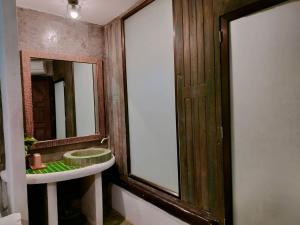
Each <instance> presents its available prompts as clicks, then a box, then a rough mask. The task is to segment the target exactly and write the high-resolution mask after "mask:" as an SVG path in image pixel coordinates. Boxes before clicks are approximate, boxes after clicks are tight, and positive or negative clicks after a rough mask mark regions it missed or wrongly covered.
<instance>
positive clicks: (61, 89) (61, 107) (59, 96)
mask: <svg viewBox="0 0 300 225" xmlns="http://www.w3.org/2000/svg"><path fill="white" fill-rule="evenodd" d="M54 96H55V125H56V126H55V127H56V139H62V138H66V110H65V82H64V81H59V82H56V83H54Z"/></svg>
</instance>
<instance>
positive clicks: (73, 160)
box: [63, 148, 112, 167]
mask: <svg viewBox="0 0 300 225" xmlns="http://www.w3.org/2000/svg"><path fill="white" fill-rule="evenodd" d="M63 158H64V163H65V164H66V165H69V166H79V167H85V166H90V165H93V164H98V163H103V162H106V161H108V160H110V159H111V158H112V154H111V150H109V149H106V148H88V149H80V150H74V151H70V152H67V153H65V154H64V157H63Z"/></svg>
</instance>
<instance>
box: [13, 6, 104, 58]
mask: <svg viewBox="0 0 300 225" xmlns="http://www.w3.org/2000/svg"><path fill="white" fill-rule="evenodd" d="M17 21H18V34H19V49H20V50H22V49H29V50H36V51H44V52H54V53H62V54H67V55H88V56H96V57H102V56H103V52H104V38H103V32H104V29H103V27H102V26H99V25H95V24H90V23H85V22H80V21H74V20H71V19H67V18H63V17H59V16H54V15H51V14H47V13H42V12H38V11H34V10H30V9H23V8H18V9H17Z"/></svg>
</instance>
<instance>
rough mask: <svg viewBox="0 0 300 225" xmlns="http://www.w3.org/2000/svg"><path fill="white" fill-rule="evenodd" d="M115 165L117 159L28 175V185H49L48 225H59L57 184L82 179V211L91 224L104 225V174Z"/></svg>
mask: <svg viewBox="0 0 300 225" xmlns="http://www.w3.org/2000/svg"><path fill="white" fill-rule="evenodd" d="M114 163H115V157H114V156H112V158H111V159H110V160H109V161H107V162H103V163H99V164H94V165H91V166H86V167H82V168H78V169H74V170H68V171H63V172H54V173H45V174H27V175H26V180H27V184H47V207H48V225H58V210H57V209H58V207H57V182H61V181H66V180H72V179H78V178H81V179H82V181H83V182H82V184H83V189H84V193H83V197H82V198H81V206H82V207H81V210H82V212H83V214H84V215H85V216H86V218H87V220H88V222H89V224H91V225H103V203H102V172H103V171H104V170H106V169H108V168H110V167H111V166H112V165H113V164H114Z"/></svg>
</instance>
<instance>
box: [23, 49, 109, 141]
mask: <svg viewBox="0 0 300 225" xmlns="http://www.w3.org/2000/svg"><path fill="white" fill-rule="evenodd" d="M22 69H23V98H24V111H25V133H27V134H30V135H32V136H34V137H35V138H36V139H37V140H39V141H51V140H66V139H68V143H70V142H71V143H72V142H73V141H75V140H76V142H78V141H80V140H82V139H80V138H81V137H93V138H92V139H91V140H94V139H100V138H102V137H104V136H105V125H104V97H103V96H104V94H103V77H102V70H101V63H100V60H98V59H96V58H92V57H74V59H73V57H70V56H62V55H53V54H52V55H48V54H41V53H39V54H36V53H33V52H22ZM100 136H101V137H100ZM70 140H71V141H70ZM72 140H73V141H72ZM86 140H87V139H86V138H85V141H86ZM52 144H53V143H52Z"/></svg>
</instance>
